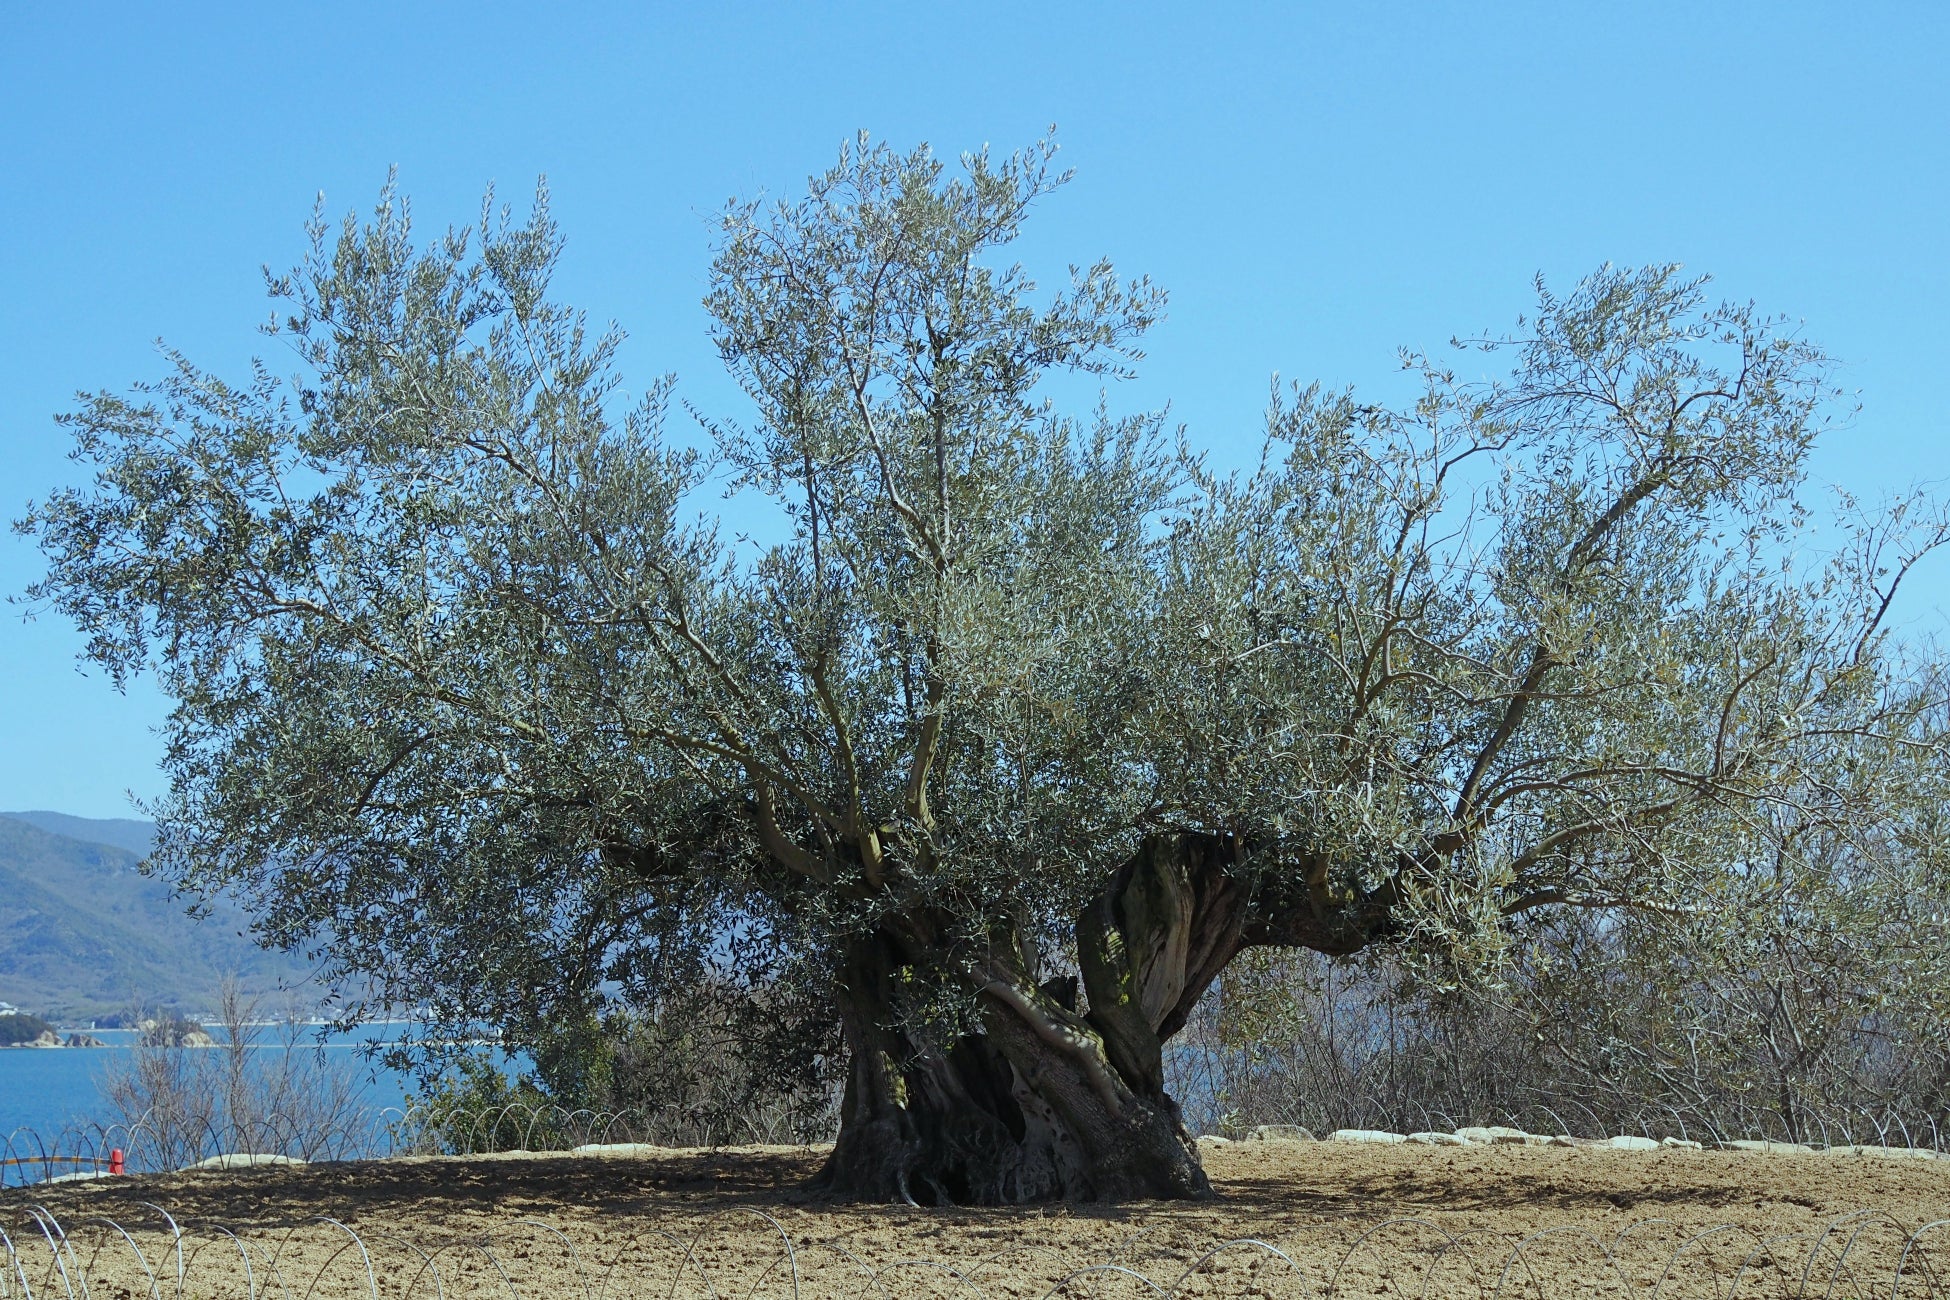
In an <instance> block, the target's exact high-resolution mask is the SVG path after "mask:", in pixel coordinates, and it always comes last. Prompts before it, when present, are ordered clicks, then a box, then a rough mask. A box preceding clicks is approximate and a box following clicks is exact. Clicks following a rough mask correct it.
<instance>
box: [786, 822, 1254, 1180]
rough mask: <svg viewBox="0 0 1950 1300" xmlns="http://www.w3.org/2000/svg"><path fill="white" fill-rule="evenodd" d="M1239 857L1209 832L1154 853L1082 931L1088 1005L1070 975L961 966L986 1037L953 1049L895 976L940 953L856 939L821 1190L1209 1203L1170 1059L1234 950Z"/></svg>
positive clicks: (1109, 894)
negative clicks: (833, 1126) (917, 1025)
mask: <svg viewBox="0 0 1950 1300" xmlns="http://www.w3.org/2000/svg"><path fill="white" fill-rule="evenodd" d="M1239 860H1240V850H1239V848H1238V846H1237V844H1236V843H1235V842H1233V841H1230V840H1222V839H1218V838H1215V837H1203V836H1172V837H1161V838H1159V839H1157V840H1155V841H1153V842H1151V843H1148V844H1147V845H1145V847H1144V849H1143V851H1141V852H1140V853H1139V854H1137V855H1136V856H1135V857H1134V858H1133V859H1132V860H1131V861H1130V862H1128V863H1126V864H1125V866H1124V867H1123V868H1122V869H1121V870H1119V871H1118V872H1117V874H1116V875H1115V876H1114V877H1113V878H1112V879H1111V881H1110V882H1108V884H1107V886H1106V888H1105V890H1104V892H1103V893H1102V894H1101V895H1100V896H1099V897H1098V898H1096V899H1094V900H1092V902H1091V903H1090V905H1089V906H1088V907H1087V908H1086V909H1085V912H1084V914H1083V916H1082V917H1080V918H1079V920H1078V923H1077V937H1078V947H1079V951H1080V953H1081V965H1082V973H1083V977H1084V986H1085V991H1086V993H1087V995H1088V999H1089V1001H1088V1005H1087V1007H1083V1008H1079V1007H1078V1006H1077V1005H1076V990H1075V986H1074V981H1052V982H1050V983H1049V984H1046V985H1038V984H1037V983H1036V982H1035V980H1034V979H1033V978H1032V977H1031V976H1030V975H1029V974H1028V973H1026V972H1025V971H1024V970H1023V969H1022V968H1021V965H1020V963H1016V962H1012V961H1008V960H997V959H992V960H990V961H989V962H988V963H987V964H970V965H965V966H963V967H961V968H960V970H959V972H958V975H959V977H961V978H965V979H966V980H967V981H968V982H969V984H970V986H971V988H972V989H973V991H974V992H975V993H976V995H977V998H978V1000H979V1005H980V1027H979V1030H977V1031H976V1032H971V1033H968V1034H965V1035H963V1036H961V1037H960V1038H958V1039H956V1040H955V1041H953V1042H952V1043H947V1044H940V1043H935V1044H929V1043H925V1042H920V1041H917V1040H916V1039H915V1038H914V1037H913V1036H912V1035H911V1034H910V1033H909V1032H908V1031H907V1030H905V1029H903V1028H902V1026H903V1025H905V1024H908V1023H910V1021H909V1019H908V1018H907V1017H906V1016H904V1014H903V1012H904V1010H905V1008H904V1007H903V1006H902V990H903V987H904V985H905V980H904V978H903V972H904V971H905V970H907V969H908V968H910V967H915V966H919V965H923V964H931V963H933V962H935V961H937V960H939V959H941V956H942V955H941V954H939V953H934V952H929V951H925V950H923V949H924V947H925V945H924V944H922V943H920V942H918V941H917V939H916V937H915V933H914V930H913V928H911V927H910V928H906V929H903V928H901V927H895V926H890V927H889V928H888V929H887V930H883V931H882V932H880V933H877V934H875V935H872V936H868V937H866V938H863V939H861V940H859V941H856V942H855V943H854V944H853V945H852V946H851V947H850V949H849V950H848V951H847V953H846V954H845V956H844V959H843V961H842V964H841V965H842V968H841V970H840V972H839V975H838V980H837V985H838V988H837V997H838V1000H839V1008H840V1015H841V1023H842V1026H843V1028H844V1030H845V1034H846V1041H847V1047H848V1049H849V1051H850V1053H851V1057H852V1060H851V1065H850V1067H849V1073H848V1075H847V1082H846V1094H845V1099H844V1101H843V1103H842V1107H841V1120H840V1133H839V1140H838V1142H837V1143H836V1144H835V1146H834V1149H833V1154H832V1156H831V1157H830V1158H829V1159H828V1160H827V1162H826V1165H825V1167H824V1168H823V1169H822V1170H821V1172H820V1174H819V1177H818V1179H817V1180H816V1181H815V1184H814V1186H815V1188H816V1189H817V1190H822V1191H824V1192H827V1193H829V1194H832V1195H835V1196H841V1197H846V1198H854V1199H862V1200H875V1201H914V1202H919V1203H934V1204H938V1203H955V1204H1010V1203H1018V1202H1024V1201H1037V1200H1051V1199H1058V1198H1061V1199H1076V1200H1131V1199H1182V1198H1190V1197H1203V1196H1209V1195H1211V1185H1210V1183H1209V1182H1208V1181H1207V1180H1206V1177H1205V1172H1204V1170H1203V1169H1202V1168H1201V1167H1200V1164H1199V1159H1198V1150H1197V1147H1196V1145H1195V1144H1194V1143H1193V1142H1192V1140H1191V1138H1190V1137H1189V1136H1188V1135H1187V1134H1186V1132H1185V1129H1184V1125H1183V1123H1182V1121H1181V1119H1180V1116H1179V1110H1178V1106H1177V1104H1176V1103H1175V1102H1174V1101H1173V1100H1172V1099H1171V1097H1169V1096H1168V1095H1167V1094H1166V1092H1165V1089H1164V1058H1163V1047H1164V1042H1165V1040H1166V1039H1168V1038H1169V1037H1170V1036H1171V1035H1172V1034H1173V1033H1175V1032H1177V1030H1178V1029H1179V1028H1180V1027H1181V1026H1182V1025H1183V1024H1184V1022H1185V1019H1186V1017H1187V1016H1188V1015H1189V1014H1190V1012H1191V1008H1192V1006H1193V1004H1195V1003H1196V1002H1197V1001H1198V998H1199V995H1200V994H1202V993H1203V992H1204V991H1205V989H1206V987H1207V986H1208V985H1210V983H1211V982H1212V980H1213V978H1214V977H1216V976H1217V975H1218V973H1219V972H1220V971H1221V970H1223V969H1224V967H1225V964H1226V963H1227V962H1228V961H1230V960H1231V958H1232V957H1233V955H1234V954H1235V953H1236V952H1237V951H1238V949H1239V947H1240V943H1241V934H1242V931H1243V927H1244V926H1245V924H1246V917H1247V891H1246V888H1245V886H1244V884H1243V882H1242V880H1241V878H1240V877H1239V876H1238V875H1237V874H1236V873H1235V872H1234V871H1233V868H1234V867H1235V866H1237V865H1238V863H1239ZM937 969H938V967H937ZM1066 986H1067V987H1066Z"/></svg>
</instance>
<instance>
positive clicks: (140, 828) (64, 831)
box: [0, 812, 156, 858]
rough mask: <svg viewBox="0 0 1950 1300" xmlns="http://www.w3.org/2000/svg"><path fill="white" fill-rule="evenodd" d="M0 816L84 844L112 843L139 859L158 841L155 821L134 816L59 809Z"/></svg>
mask: <svg viewBox="0 0 1950 1300" xmlns="http://www.w3.org/2000/svg"><path fill="white" fill-rule="evenodd" d="M0 817H11V818H13V819H14V820H15V821H17V822H26V823H27V824H28V825H29V826H38V827H40V828H41V829H42V830H44V831H49V832H51V833H53V834H55V835H63V836H66V837H67V838H68V839H71V840H80V841H81V842H82V843H84V844H108V845H112V846H114V847H115V848H118V849H125V850H127V851H128V852H130V853H133V854H135V855H136V856H137V857H138V858H146V857H148V856H149V850H150V849H152V848H154V847H155V843H156V824H155V823H154V822H139V821H137V820H135V818H133V817H70V816H69V815H68V814H67V813H58V812H0Z"/></svg>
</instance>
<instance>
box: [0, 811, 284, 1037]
mask: <svg viewBox="0 0 1950 1300" xmlns="http://www.w3.org/2000/svg"><path fill="white" fill-rule="evenodd" d="M154 835H155V828H154V827H153V826H151V825H150V824H149V823H148V822H139V821H132V820H127V819H117V820H112V821H111V820H95V819H91V818H85V817H70V816H67V815H65V814H63V813H48V812H27V813H5V814H0V1001H4V1002H11V1003H13V1004H14V1005H16V1006H18V1007H20V1008H22V1009H23V1010H27V1011H34V1012H38V1013H40V1014H42V1015H46V1016H51V1017H59V1018H73V1019H85V1018H88V1017H91V1016H100V1015H106V1014H110V1013H113V1012H117V1011H123V1010H128V1009H130V1008H131V1007H132V1006H133V1005H135V1004H141V1005H144V1006H150V1007H156V1006H167V1005H174V1006H178V1007H182V1008H184V1009H186V1010H190V1011H202V1010H207V1009H208V1008H210V1007H212V1006H214V1005H215V1003H216V995H217V989H218V986H219V985H220V984H221V983H222V981H223V977H224V976H225V975H226V974H233V973H234V974H235V975H236V976H237V977H238V978H239V980H240V981H241V982H242V983H243V984H244V986H245V988H246V989H248V990H250V991H252V992H255V993H275V992H276V991H277V990H278V989H279V988H280V987H293V986H296V985H298V984H300V983H302V982H303V981H304V979H305V977H306V975H307V973H308V969H309V968H308V967H306V966H304V965H303V964H302V963H299V962H297V961H295V960H293V959H292V958H290V957H287V956H285V955H283V954H281V953H270V952H265V951H264V950H263V949H261V948H259V947H257V945H256V944H254V943H252V942H251V941H250V939H249V938H248V937H246V934H245V932H246V930H247V928H248V927H247V921H246V917H245V915H244V912H243V910H242V909H241V908H240V907H238V906H237V905H236V904H235V903H231V902H228V901H224V900H219V902H218V903H217V905H216V907H215V910H214V911H213V913H212V914H211V915H210V916H209V917H207V918H206V919H204V920H202V921H195V920H192V919H190V918H189V917H188V916H187V915H185V904H184V901H183V900H182V899H172V898H171V897H170V895H169V887H168V886H167V885H165V884H163V883H162V882H161V881H159V880H152V879H150V878H149V877H147V876H144V875H143V874H142V873H141V872H140V871H139V870H138V869H137V864H138V863H139V862H140V861H141V855H142V854H144V853H146V852H148V849H149V845H150V843H151V842H152V840H153V838H154ZM301 996H303V995H302V994H301ZM306 1000H307V1001H309V1000H311V999H310V998H307V999H306Z"/></svg>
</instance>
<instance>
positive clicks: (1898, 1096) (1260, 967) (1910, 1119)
mask: <svg viewBox="0 0 1950 1300" xmlns="http://www.w3.org/2000/svg"><path fill="white" fill-rule="evenodd" d="M1603 937H1604V938H1605V939H1606V941H1607V942H1606V943H1605V944H1594V943H1593V942H1591V936H1590V935H1589V934H1587V935H1584V936H1582V937H1580V938H1578V939H1577V940H1576V942H1573V943H1569V944H1565V945H1560V946H1559V947H1557V948H1555V949H1553V950H1549V951H1544V950H1539V951H1536V952H1532V953H1530V954H1528V955H1527V956H1525V957H1523V958H1522V959H1520V960H1518V961H1517V962H1516V963H1515V964H1514V965H1513V967H1512V968H1511V969H1509V970H1508V971H1506V972H1504V978H1503V979H1502V981H1501V982H1500V983H1499V984H1498V985H1497V986H1495V987H1469V986H1450V987H1447V988H1444V987H1441V986H1439V985H1432V984H1431V982H1430V981H1428V980H1426V979H1421V980H1416V979H1410V978H1408V976H1407V973H1406V972H1405V971H1404V969H1403V967H1402V965H1401V963H1400V961H1399V960H1398V959H1396V958H1395V957H1393V956H1391V955H1389V954H1386V953H1371V954H1368V955H1365V956H1364V957H1362V958H1360V959H1358V960H1355V961H1350V962H1331V961H1328V960H1325V959H1322V958H1319V957H1316V956H1314V955H1312V954H1306V953H1288V954H1260V955H1258V956H1257V958H1256V959H1253V960H1248V961H1242V962H1240V963H1236V964H1235V966H1234V968H1233V970H1231V971H1229V972H1228V973H1227V976H1226V979H1225V981H1223V983H1222V984H1220V985H1217V986H1215V987H1214V989H1213V990H1212V992H1211V993H1210V994H1208V996H1207V997H1206V998H1205V999H1204V1000H1203V1001H1202V1002H1201V1003H1200V1005H1199V1008H1198V1010H1197V1012H1196V1014H1195V1015H1194V1017H1193V1019H1192V1021H1191V1023H1189V1024H1188V1025H1187V1026H1186V1029H1185V1031H1184V1033H1183V1034H1182V1035H1181V1036H1180V1037H1179V1038H1178V1039H1177V1040H1176V1041H1175V1042H1174V1043H1173V1045H1172V1049H1171V1050H1170V1052H1169V1053H1168V1058H1167V1066H1168V1071H1169V1074H1170V1080H1169V1086H1170V1088H1171V1090H1172V1092H1173V1095H1174V1096H1175V1097H1177V1098H1178V1099H1179V1100H1180V1103H1181V1105H1182V1106H1183V1108H1184V1111H1185V1120H1186V1123H1187V1125H1188V1127H1190V1128H1191V1130H1192V1131H1193V1132H1211V1133H1232V1132H1236V1131H1238V1130H1241V1129H1245V1128H1250V1127H1252V1126H1254V1125H1258V1124H1273V1123H1281V1124H1299V1125H1303V1126H1305V1127H1307V1128H1309V1129H1312V1130H1314V1131H1315V1132H1316V1133H1323V1132H1328V1131H1332V1130H1334V1129H1340V1128H1388V1129H1398V1130H1404V1131H1412V1130H1415V1129H1443V1130H1453V1129H1455V1128H1457V1127H1459V1126H1462V1125H1468V1124H1510V1125H1513V1126H1516V1127H1521V1128H1525V1129H1527V1130H1529V1131H1532V1132H1550V1133H1568V1134H1574V1135H1580V1136H1599V1135H1604V1134H1616V1133H1635V1134H1646V1135H1649V1136H1654V1137H1661V1136H1672V1137H1688V1136H1690V1137H1693V1138H1696V1139H1707V1140H1712V1139H1716V1138H1734V1137H1742V1138H1752V1137H1767V1138H1777V1139H1785V1140H1790V1141H1802V1142H1816V1143H1831V1142H1832V1143H1843V1142H1866V1143H1872V1144H1881V1145H1897V1146H1919V1147H1938V1148H1942V1147H1943V1146H1944V1145H1945V1139H1946V1138H1950V1132H1947V1131H1946V1130H1950V1119H1947V1118H1946V1092H1945V1078H1946V1063H1945V1057H1944V1052H1943V1047H1942V1044H1941V1039H1940V1037H1939V1034H1940V1031H1941V1026H1940V1025H1939V1023H1938V1021H1937V1018H1936V1017H1935V1016H1934V1015H1933V1013H1932V1011H1931V1008H1930V1007H1928V1006H1927V1005H1910V1004H1907V1003H1905V1002H1904V1001H1902V1000H1901V999H1900V998H1896V997H1892V996H1890V995H1889V993H1888V992H1887V988H1888V985H1887V983H1886V982H1885V983H1884V984H1882V985H1881V986H1878V985H1877V984H1875V983H1873V982H1871V981H1869V980H1862V981H1857V982H1855V983H1851V982H1850V981H1848V980H1845V979H1832V980H1815V979H1810V978H1806V977H1804V978H1803V979H1801V980H1800V981H1799V982H1798V984H1797V985H1794V986H1790V987H1786V988H1783V987H1782V985H1783V981H1782V980H1781V979H1779V978H1777V976H1778V975H1779V974H1780V973H1781V972H1780V971H1778V970H1776V969H1774V968H1771V967H1770V966H1769V965H1768V964H1767V963H1765V962H1756V963H1754V964H1753V965H1751V966H1748V967H1742V968H1737V969H1725V970H1714V969H1708V968H1706V967H1704V966H1703V965H1700V964H1694V965H1692V966H1690V967H1688V968H1687V969H1686V972H1685V978H1683V979H1681V978H1678V977H1676V976H1675V975H1674V972H1673V968H1671V967H1670V966H1666V965H1662V964H1660V963H1659V962H1658V961H1655V960H1654V959H1653V957H1652V956H1651V955H1649V954H1648V953H1647V952H1645V951H1643V950H1633V949H1632V948H1631V947H1630V946H1629V945H1626V944H1623V943H1621V942H1620V936H1618V935H1616V934H1612V935H1607V936H1603ZM1878 987H1880V989H1881V990H1882V991H1881V992H1880V993H1879V994H1878ZM1858 1003H1866V1004H1867V1005H1866V1009H1865V1006H1863V1005H1858ZM1787 1049H1792V1050H1787Z"/></svg>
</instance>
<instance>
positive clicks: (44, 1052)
mask: <svg viewBox="0 0 1950 1300" xmlns="http://www.w3.org/2000/svg"><path fill="white" fill-rule="evenodd" d="M405 1028H406V1026H404V1025H400V1024H376V1025H360V1026H358V1027H357V1028H355V1029H353V1030H352V1031H350V1032H349V1033H344V1034H333V1035H331V1036H330V1037H329V1038H328V1039H327V1040H326V1041H325V1043H324V1044H322V1050H323V1051H324V1053H325V1055H326V1060H327V1062H328V1063H329V1064H330V1065H331V1067H332V1068H335V1069H343V1070H346V1071H348V1072H350V1073H351V1074H352V1075H353V1076H354V1077H355V1078H356V1079H357V1080H358V1081H360V1083H361V1084H362V1086H363V1087H364V1090H365V1096H364V1104H365V1105H367V1106H368V1107H370V1108H372V1109H373V1110H374V1111H378V1110H381V1109H384V1108H385V1107H388V1106H401V1105H403V1104H404V1102H405V1099H406V1093H407V1090H408V1088H409V1086H410V1083H411V1081H410V1080H409V1079H408V1078H406V1077H405V1076H403V1075H401V1074H399V1073H396V1072H394V1071H391V1070H387V1069H385V1068H384V1067H382V1066H381V1065H380V1064H379V1063H378V1062H377V1061H374V1060H370V1059H368V1058H367V1057H366V1056H365V1055H364V1054H363V1052H362V1049H364V1048H365V1047H367V1046H368V1045H370V1044H372V1043H375V1042H382V1043H383V1042H392V1041H394V1040H396V1039H397V1038H398V1037H399V1036H400V1034H401V1031H402V1030H404V1029H405ZM70 1032H72V1031H70ZM93 1032H94V1036H95V1037H97V1038H99V1039H101V1040H102V1041H103V1042H104V1043H106V1044H108V1046H106V1047H61V1048H51V1047H40V1048H35V1047H16V1048H4V1049H0V1136H4V1135H5V1134H7V1133H10V1132H12V1131H14V1130H15V1129H20V1128H31V1129H35V1130H37V1131H39V1132H42V1133H47V1134H50V1135H52V1134H55V1133H58V1132H60V1131H61V1129H63V1128H65V1127H66V1126H67V1125H68V1124H70V1123H72V1122H73V1121H76V1120H82V1121H86V1120H91V1119H96V1120H106V1119H108V1118H110V1117H111V1115H112V1111H111V1109H110V1107H109V1105H108V1103H107V1102H106V1101H105V1100H104V1099H103V1097H102V1083H103V1081H104V1080H105V1079H106V1078H107V1077H108V1076H109V1075H110V1074H111V1072H114V1071H118V1070H123V1069H126V1068H127V1066H128V1063H129V1053H130V1051H131V1049H132V1047H133V1039H134V1036H135V1035H134V1032H133V1031H131V1030H114V1029H97V1030H95V1031H93ZM212 1032H213V1033H216V1032H219V1031H216V1030H215V1029H214V1028H213V1029H212ZM279 1032H280V1031H279V1030H277V1029H265V1030H264V1031H263V1034H262V1038H261V1039H260V1041H259V1043H258V1045H257V1046H256V1047H255V1048H254V1049H253V1050H254V1051H256V1052H259V1053H263V1052H280V1051H282V1050H283V1047H282V1045H281V1044H280V1042H279V1038H278V1035H279ZM300 1034H301V1037H300V1039H299V1043H300V1048H299V1050H301V1051H309V1050H311V1047H312V1044H313V1042H314V1040H313V1039H312V1037H311V1034H312V1031H311V1030H308V1029H307V1030H301V1031H300ZM180 1050H185V1051H208V1050H210V1049H208V1048H185V1049H180Z"/></svg>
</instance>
